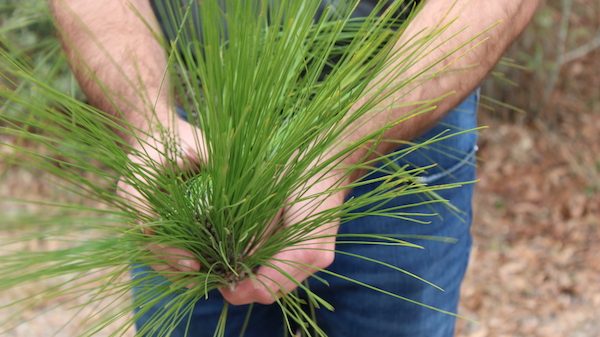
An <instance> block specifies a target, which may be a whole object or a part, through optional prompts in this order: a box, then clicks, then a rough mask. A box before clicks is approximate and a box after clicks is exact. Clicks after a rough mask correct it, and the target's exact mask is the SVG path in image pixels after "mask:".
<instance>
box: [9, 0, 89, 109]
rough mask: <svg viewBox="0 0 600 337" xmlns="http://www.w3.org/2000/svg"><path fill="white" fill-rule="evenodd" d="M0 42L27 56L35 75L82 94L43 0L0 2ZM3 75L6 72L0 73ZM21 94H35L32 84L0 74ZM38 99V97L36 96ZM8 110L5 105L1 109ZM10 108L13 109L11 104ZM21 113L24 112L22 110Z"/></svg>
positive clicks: (77, 94)
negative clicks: (9, 78) (9, 79)
mask: <svg viewBox="0 0 600 337" xmlns="http://www.w3.org/2000/svg"><path fill="white" fill-rule="evenodd" d="M0 46H2V48H4V49H6V50H10V53H11V55H12V56H13V57H15V58H18V59H22V60H26V62H27V63H28V64H29V65H31V67H32V71H33V72H35V74H36V77H37V78H38V79H40V80H44V81H45V82H46V83H52V84H53V86H55V87H56V88H58V89H60V90H61V91H64V92H67V93H69V94H70V95H72V96H75V97H78V98H80V99H81V98H83V96H82V94H81V92H80V91H79V89H78V86H77V82H76V81H75V79H74V77H73V74H72V73H71V71H70V70H69V67H68V64H67V61H66V58H65V57H64V55H63V54H62V52H61V46H60V43H59V41H58V39H56V37H55V35H54V26H53V23H52V18H51V16H50V14H49V12H48V6H47V4H46V2H45V1H36V0H24V1H10V0H9V1H5V2H3V3H2V4H0ZM3 75H6V74H3ZM0 81H1V82H0V83H2V84H3V85H7V86H11V87H12V88H13V89H14V90H17V91H20V92H21V94H23V95H25V94H27V95H29V97H32V98H33V97H34V95H35V94H34V93H33V92H32V88H31V86H29V85H28V83H27V82H22V81H20V79H18V78H12V79H11V82H10V83H9V82H8V79H7V78H4V76H3V77H2V78H0ZM38 99H39V98H38ZM2 110H3V111H7V109H4V108H3V109H2ZM10 111H12V112H15V109H14V107H13V108H12V109H10ZM21 113H25V112H24V111H21Z"/></svg>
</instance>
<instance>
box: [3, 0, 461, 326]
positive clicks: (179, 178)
mask: <svg viewBox="0 0 600 337" xmlns="http://www.w3.org/2000/svg"><path fill="white" fill-rule="evenodd" d="M166 3H168V2H165V5H164V6H163V7H162V8H159V10H160V11H162V13H163V16H164V17H168V18H171V19H172V21H173V22H176V23H177V24H176V25H175V26H174V29H173V30H172V31H171V32H170V35H171V39H170V40H168V42H167V43H166V45H165V47H166V48H167V50H168V51H169V66H170V70H169V73H170V74H171V75H170V76H172V78H173V80H172V82H173V83H176V84H175V88H174V89H173V90H174V91H175V92H176V96H177V97H178V98H179V100H180V101H179V103H178V104H180V106H181V107H182V108H183V110H185V111H187V112H188V119H189V121H190V122H191V123H193V124H195V125H197V126H198V127H199V128H200V129H201V130H202V135H201V137H203V139H202V143H203V144H206V149H205V151H206V160H205V162H203V163H202V164H201V167H199V169H198V170H191V171H182V170H181V169H179V168H178V165H177V163H178V162H180V160H181V153H180V151H178V150H177V149H178V148H179V144H177V143H176V141H175V139H177V138H176V137H173V135H172V134H171V133H170V130H169V129H168V128H165V129H163V130H162V132H161V133H160V134H159V135H158V136H157V135H154V136H155V137H159V138H160V139H159V141H160V143H161V144H167V145H168V146H165V147H161V148H156V150H157V151H161V155H162V156H163V157H164V158H166V163H165V162H162V163H157V162H155V161H152V160H150V159H148V156H147V153H144V151H140V150H136V149H139V148H149V147H152V146H154V145H153V144H156V143H157V142H153V141H152V139H151V138H148V137H140V136H139V135H144V132H145V130H136V129H135V128H134V127H133V126H132V125H129V124H127V123H125V122H124V121H122V120H115V119H114V118H112V117H110V116H107V115H106V114H105V113H103V112H102V111H99V110H98V109H96V108H94V107H92V106H90V105H88V104H85V103H83V102H81V101H79V100H77V99H76V98H74V97H72V96H70V95H67V94H65V93H63V92H61V91H59V90H56V89H55V88H54V87H53V85H52V83H46V82H44V81H41V80H39V79H38V78H37V77H36V74H35V72H34V71H32V67H31V66H30V65H29V64H27V62H24V61H23V60H22V59H19V58H17V57H15V56H14V55H13V54H11V51H10V50H9V49H8V48H5V46H7V45H6V44H2V49H1V50H0V62H1V66H2V78H3V80H4V81H5V83H8V85H6V86H2V87H0V97H2V98H3V99H5V100H6V102H5V103H4V105H3V107H4V109H5V110H6V111H3V113H2V116H1V117H0V123H1V125H0V127H1V132H2V134H3V135H4V136H6V137H7V138H5V139H8V138H15V137H16V138H20V139H25V140H27V142H20V143H14V142H4V143H3V144H2V146H3V147H10V148H11V151H12V153H17V154H18V156H14V157H12V158H13V159H14V161H15V162H16V161H17V160H18V164H20V165H24V166H31V167H35V168H36V169H41V170H43V171H45V172H48V173H50V174H52V175H53V176H55V177H56V178H57V179H56V181H54V182H53V183H54V184H56V185H57V186H58V187H60V188H63V189H64V190H65V191H68V192H69V193H74V194H76V195H80V196H82V197H83V199H85V200H88V202H82V203H53V202H52V201H48V202H45V203H43V206H44V207H47V208H53V209H55V211H54V212H52V213H51V214H53V215H49V214H50V213H48V214H36V215H33V216H26V217H17V218H12V219H3V223H2V226H3V228H2V229H3V230H9V229H14V230H17V229H18V235H17V238H16V239H15V238H14V237H13V238H7V239H3V241H4V242H2V247H3V252H2V254H1V255H0V291H9V290H10V289H12V288H14V287H16V286H19V285H22V284H26V283H31V282H36V281H39V280H51V281H52V282H51V286H48V287H46V288H42V289H39V291H36V292H35V293H34V294H30V295H27V296H26V297H23V298H18V299H17V300H15V301H14V302H13V303H7V304H3V305H2V306H1V307H0V310H3V311H6V312H9V311H11V310H15V308H22V307H24V306H31V305H35V304H36V303H40V301H44V300H47V299H48V298H56V297H59V296H75V295H76V296H80V297H84V298H85V300H84V302H85V305H86V306H92V307H93V308H94V310H93V313H92V314H90V315H89V317H88V320H87V321H86V323H87V324H88V326H87V329H86V331H85V333H83V334H82V335H94V334H95V333H97V332H99V331H100V330H102V329H104V328H106V327H108V326H112V327H113V328H114V323H115V322H117V321H118V322H120V323H119V324H117V327H116V329H115V330H113V332H112V334H113V335H121V334H123V333H125V332H126V331H127V329H129V328H130V327H131V325H132V324H133V322H134V321H135V319H137V318H138V317H140V316H142V315H144V314H145V313H146V312H147V311H148V309H149V308H150V307H152V306H153V304H156V303H158V302H160V301H161V300H162V299H164V298H172V300H171V302H170V303H169V305H167V306H164V307H163V309H162V310H161V311H159V312H158V313H157V314H155V315H153V316H152V317H151V319H150V321H149V322H147V323H146V325H145V326H144V328H143V329H142V331H139V333H140V335H152V336H164V335H169V334H170V331H171V330H172V329H173V328H174V327H175V326H176V325H178V324H180V323H181V322H185V321H186V320H187V319H189V315H190V313H191V310H192V309H193V307H194V304H195V303H197V302H198V301H200V300H201V299H202V298H204V297H205V296H207V294H208V293H209V292H210V291H211V290H214V289H217V288H221V287H227V286H230V285H232V284H235V283H236V282H239V281H241V280H243V279H245V278H253V277H254V273H255V271H256V270H257V268H258V267H259V266H263V265H269V264H270V261H271V258H272V257H273V255H275V254H276V253H277V252H279V251H281V250H283V249H286V248H289V247H292V246H294V247H298V246H301V245H302V244H303V242H306V241H307V240H309V239H314V233H315V232H317V233H318V230H319V228H320V227H321V226H323V225H324V224H328V223H331V222H333V221H335V220H336V219H341V220H342V226H343V222H344V221H348V220H351V219H353V218H356V217H362V216H368V215H371V214H377V215H381V216H393V217H404V218H410V214H405V213H400V212H399V211H398V210H395V209H386V207H385V204H384V202H385V201H386V200H388V199H390V198H393V197H397V196H401V195H408V194H421V195H425V196H427V197H429V198H430V199H431V200H432V201H433V202H443V201H442V200H439V199H436V197H435V190H436V189H444V188H451V187H453V186H448V185H443V186H435V187H432V186H427V185H425V184H423V183H420V182H419V181H418V180H417V179H415V178H414V177H415V176H416V175H418V174H419V173H420V172H422V171H423V170H425V169H426V168H421V169H416V170H415V169H413V170H407V169H406V168H404V167H399V166H397V165H395V164H394V162H393V161H392V160H390V158H391V156H392V155H395V156H398V155H400V156H401V155H402V153H408V152H410V151H413V150H414V148H410V147H408V148H405V149H403V150H401V151H400V152H397V153H394V154H387V155H382V156H380V157H378V158H375V159H370V160H367V161H365V162H363V163H360V164H357V165H355V166H353V167H345V168H344V172H345V173H344V174H343V175H342V176H347V175H348V174H350V173H351V172H353V171H355V170H365V169H366V170H382V171H385V172H386V175H385V178H377V179H375V178H372V179H369V178H365V179H363V180H358V181H355V182H354V183H351V184H350V185H348V186H346V187H345V188H352V187H356V186H359V185H362V184H369V183H377V187H376V189H375V190H373V191H372V192H371V193H368V194H365V195H362V196H360V197H356V198H353V199H350V200H347V201H346V202H345V203H344V204H343V205H342V206H340V207H336V208H333V209H327V210H323V211H320V212H317V213H314V214H312V215H311V216H309V217H307V218H305V219H303V220H301V221H299V222H297V223H295V224H293V225H290V226H278V225H277V224H276V225H275V226H273V224H272V220H273V219H274V218H276V216H277V214H278V212H279V211H280V210H281V209H282V208H284V207H290V206H292V205H294V204H295V203H306V202H307V201H310V200H312V199H315V198H319V197H321V195H311V194H310V193H309V191H310V190H311V186H312V184H314V183H315V182H316V181H318V180H319V179H315V177H326V176H327V175H328V174H329V173H330V171H331V170H332V168H333V167H338V166H339V163H340V162H342V161H343V159H344V158H345V157H346V156H347V155H349V154H350V153H352V152H353V151H354V150H356V149H357V148H359V147H361V146H366V145H369V146H372V145H373V144H374V143H377V142H378V141H381V140H382V139H381V135H382V134H383V132H384V131H385V130H386V129H387V128H390V127H393V126H394V125H397V124H398V123H401V122H402V121H393V122H390V123H389V124H388V125H386V126H385V127H384V128H382V129H381V130H378V132H376V133H373V134H371V135H368V136H365V137H363V138H362V139H360V140H359V141H356V142H352V143H350V144H343V145H344V146H343V147H341V148H340V146H339V140H340V139H343V135H344V133H347V132H351V130H352V127H353V126H354V127H356V125H354V124H355V122H356V121H357V120H359V119H360V118H361V117H363V116H365V115H366V114H367V113H373V112H374V111H376V110H377V109H380V110H384V109H387V108H390V106H385V107H383V108H382V107H381V106H379V105H378V104H379V103H380V102H382V101H383V100H385V99H386V98H388V97H389V96H390V95H392V94H394V93H397V92H400V91H403V90H404V91H405V92H406V91H408V90H410V88H412V87H414V86H416V85H419V82H420V81H421V80H422V77H421V76H420V75H422V74H419V75H417V76H412V77H410V78H403V79H402V80H398V79H396V78H395V76H381V75H382V71H386V72H389V73H390V74H395V75H399V74H402V73H404V72H405V70H406V69H410V67H411V66H412V65H413V64H415V63H416V62H417V61H418V60H420V58H422V57H423V56H424V55H426V54H427V53H428V51H429V50H430V49H431V48H434V47H435V43H436V42H435V41H436V36H438V35H439V33H440V32H442V31H443V30H444V29H445V26H440V27H434V28H433V29H432V30H431V31H428V32H423V33H422V34H421V35H419V36H415V37H412V38H409V39H406V40H405V41H406V43H405V45H404V46H403V47H402V48H400V50H395V51H394V53H391V51H392V47H394V45H396V43H397V41H398V38H399V36H400V35H401V34H402V32H403V30H404V28H405V27H406V25H408V24H409V23H410V20H411V17H412V14H413V13H414V11H415V10H417V9H415V8H410V7H407V6H404V5H403V3H402V1H395V2H393V3H392V4H391V5H390V6H389V7H386V6H383V5H381V6H379V7H378V8H376V10H375V11H374V12H373V14H371V15H370V16H369V17H366V18H361V19H360V20H359V19H353V18H352V17H351V13H352V12H353V9H354V8H355V6H356V5H357V3H358V2H357V1H348V3H349V4H348V5H344V6H342V5H340V6H338V7H336V8H335V9H333V8H327V9H326V10H325V11H324V12H323V13H322V14H321V15H320V16H319V17H318V18H316V19H315V17H316V14H317V12H318V8H319V4H320V3H321V1H320V0H305V1H295V0H287V1H286V0H282V1H275V2H273V1H266V0H263V1H238V0H226V1H219V0H203V1H200V2H199V4H197V5H196V4H195V5H194V6H192V5H190V6H187V7H170V6H168V5H166ZM192 3H194V2H193V1H192ZM195 6H197V7H195ZM403 11H404V14H406V15H405V19H402V20H399V19H398V17H399V13H401V12H403ZM193 16H199V19H200V20H197V18H196V19H195V20H192V19H191V18H192V17H193ZM198 23H200V24H201V27H197V25H198ZM198 28H200V29H198ZM438 61H440V60H438ZM392 64H393V65H394V66H393V67H391V66H390V65H392ZM432 66H433V64H432ZM425 71H426V70H424V72H425ZM376 79H379V81H380V83H377V86H375V87H370V85H373V82H374V81H375V80H376ZM22 82H26V83H28V85H30V86H31V87H33V88H34V89H33V90H35V93H36V95H37V96H38V97H39V98H40V99H34V100H31V99H27V97H26V96H24V95H22V94H21V93H20V92H19V91H18V90H15V88H14V86H12V85H11V83H22ZM373 88H378V89H373ZM365 97H367V99H366V100H364V101H362V104H361V105H360V106H357V102H358V101H359V99H361V98H362V99H364V98H365ZM150 100H152V98H150ZM435 103H436V102H435V101H430V102H416V103H414V104H412V106H413V113H412V114H411V115H417V114H422V113H426V112H427V111H430V110H432V109H433V108H434V105H435ZM403 104H404V105H410V104H409V103H407V102H403ZM11 111H12V112H11ZM22 111H27V113H23V112H22ZM407 118H409V117H407ZM122 135H129V136H130V137H137V138H136V141H137V142H138V143H143V145H145V147H132V146H131V145H130V144H129V143H127V142H125V141H124V140H123V138H122ZM146 136H148V135H146ZM198 137H200V136H198ZM28 143H29V144H30V143H35V144H37V145H36V150H35V151H33V150H31V147H29V146H27V145H20V144H28ZM199 144H200V141H199V139H198V142H197V146H200V145H199ZM421 146H423V145H421ZM332 148H338V149H340V150H339V151H337V152H335V153H331V152H330V151H329V149H332ZM202 151H204V150H202ZM325 154H327V156H326V157H325ZM132 155H134V156H136V157H137V158H142V160H139V161H132V160H131V159H130V158H132ZM24 158H26V159H24ZM144 158H146V159H147V160H143V159H144ZM10 159H11V157H7V158H6V159H5V160H6V161H7V162H8V161H10ZM382 162H383V163H384V164H383V165H380V164H378V163H382ZM315 163H316V164H315ZM169 164H172V165H169ZM338 169H339V168H338ZM119 179H121V180H122V181H126V182H127V184H129V185H131V186H134V187H135V188H136V189H137V190H138V191H139V192H140V194H141V195H142V196H143V197H144V200H147V202H145V203H141V204H135V203H132V202H130V200H129V199H127V198H124V196H123V195H120V194H117V193H115V184H116V182H117V181H118V180H119ZM339 183H340V184H341V182H339ZM340 188H342V187H341V186H340V185H339V184H337V183H336V184H333V186H332V188H331V189H330V191H328V193H334V192H335V191H337V190H339V189H340ZM291 191H295V192H294V193H295V194H294V196H293V197H291V195H290V193H291ZM89 201H93V202H92V203H90V202H89ZM11 202H17V201H16V200H12V201H11ZM140 202H141V201H140ZM90 205H92V206H90ZM140 209H145V210H147V211H144V212H140ZM358 209H360V212H355V211H356V210H358ZM149 229H150V231H149ZM149 232H151V233H152V234H151V235H149V234H148V233H149ZM311 234H312V236H311ZM39 238H43V239H44V240H47V241H58V242H60V243H61V244H60V245H59V246H58V247H55V248H53V249H42V250H36V251H23V250H22V249H21V247H22V246H21V245H19V243H22V242H26V241H28V240H35V239H39ZM327 238H328V239H330V240H335V239H336V237H335V236H332V235H329V236H327ZM352 242H354V243H360V242H365V243H366V244H386V245H397V246H399V249H402V247H415V245H413V244H411V243H409V242H406V241H403V240H400V239H399V238H397V237H394V236H382V235H372V236H368V235H363V236H362V237H354V238H352ZM149 245H165V246H170V247H178V248H182V249H185V250H187V251H190V252H192V253H193V254H194V255H195V256H196V257H197V259H198V260H199V261H200V263H201V266H202V268H200V270H198V271H194V272H179V273H175V274H173V273H170V274H169V275H164V273H161V272H160V271H149V272H147V273H145V274H143V275H138V277H136V278H134V279H131V278H129V277H128V273H129V271H130V268H131V266H132V265H156V264H160V263H164V261H162V259H161V257H158V256H156V255H155V254H153V253H152V252H151V251H149V250H148V249H147V247H148V246H149ZM359 258H360V257H359ZM283 262H284V263H286V262H287V263H290V264H293V263H294V261H283ZM374 263H377V262H376V261H374ZM298 267H306V266H298ZM274 268H276V266H274ZM390 268H394V267H393V266H390ZM323 272H325V273H330V274H331V273H332V272H330V271H327V270H323ZM399 272H400V271H399ZM157 276H168V278H169V280H170V282H164V283H158V284H157V283H153V285H152V287H151V288H150V287H148V286H147V283H148V282H147V281H148V280H151V279H154V278H156V277H157ZM286 276H289V275H286ZM339 276H340V277H343V275H339ZM289 277H290V278H291V279H292V280H293V278H292V277H291V276H289ZM348 281H349V282H352V280H348ZM190 283H193V284H194V286H192V287H191V288H189V289H187V290H184V289H186V286H188V285H189V284H190ZM298 286H299V287H300V288H301V289H302V290H303V291H305V292H306V293H307V298H308V302H309V303H308V305H311V306H313V307H322V308H328V309H332V308H331V306H330V305H329V304H328V303H327V302H325V301H324V300H322V299H321V298H319V296H318V295H317V294H314V293H312V292H311V291H310V289H309V288H307V287H306V286H304V284H298ZM134 287H137V288H138V291H137V296H136V297H135V299H134V300H133V303H132V302H131V301H130V296H129V294H130V291H131V290H132V288H134ZM374 291H377V289H374ZM107 299H109V301H108V302H107ZM277 304H279V305H280V306H281V308H282V312H283V313H284V316H285V317H286V319H287V320H288V321H295V322H296V324H297V325H298V326H299V327H300V329H301V330H302V331H304V333H306V334H307V335H310V334H313V335H321V336H323V335H324V333H323V332H322V331H321V330H320V329H318V326H317V325H316V323H315V321H314V319H312V318H311V317H308V316H306V314H304V313H303V312H302V311H300V310H296V308H298V307H299V306H300V299H299V298H297V297H295V295H294V294H293V293H292V294H288V295H285V296H284V297H283V298H282V299H280V300H278V301H277ZM133 311H135V314H134V315H133V317H131V316H129V315H130V313H131V312H133ZM226 316H227V307H226V305H225V308H224V311H223V316H222V319H221V320H220V322H219V327H218V328H217V331H216V332H215V334H216V335H220V334H222V333H224V324H225V322H226ZM124 317H125V319H124V322H125V323H123V318H124ZM249 324H252V322H250V323H249ZM12 325H13V322H12V321H11V315H7V319H6V321H4V322H1V323H0V326H2V327H4V328H10V327H11V326H12Z"/></svg>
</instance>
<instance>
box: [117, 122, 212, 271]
mask: <svg viewBox="0 0 600 337" xmlns="http://www.w3.org/2000/svg"><path fill="white" fill-rule="evenodd" d="M172 124H174V125H172V126H171V127H169V128H168V129H166V130H165V131H163V132H169V133H171V134H170V135H169V137H168V138H169V139H170V140H171V141H174V143H175V144H176V145H177V146H178V149H177V152H178V154H177V158H176V165H177V166H178V167H177V169H181V170H190V169H197V167H198V166H199V165H201V164H202V163H203V162H206V147H205V143H204V139H203V137H202V133H201V131H200V130H199V129H197V128H195V127H193V126H192V125H191V124H189V123H187V122H185V121H183V120H181V119H179V118H176V117H175V118H174V120H173V122H172ZM164 139H165V137H164V135H161V134H160V132H158V134H154V135H151V136H149V137H147V138H146V139H140V140H137V141H135V140H134V141H133V142H132V144H133V145H132V147H133V150H132V152H131V154H130V155H129V159H130V160H131V162H132V164H133V165H136V166H140V167H143V168H144V169H145V170H148V171H152V170H156V169H160V168H161V167H165V165H168V162H169V160H168V159H167V156H166V151H167V149H166V148H165V144H164V142H163V140H164ZM170 145H172V144H170ZM173 159H175V158H171V160H173ZM135 179H136V180H140V181H143V180H145V179H144V178H143V177H141V176H140V175H136V177H135ZM117 194H119V196H121V197H122V198H123V199H125V200H128V201H129V202H131V203H132V204H133V205H134V207H135V208H137V209H138V210H139V212H140V213H141V214H144V215H147V216H149V217H152V216H153V211H152V209H151V207H150V206H149V205H148V202H147V200H146V199H145V198H144V196H143V195H142V193H140V191H139V190H138V189H136V188H135V187H134V186H133V185H132V184H131V182H130V181H128V179H125V178H121V179H120V180H119V182H118V184H117ZM142 225H143V224H142ZM144 232H145V234H147V235H152V231H151V230H150V229H148V228H146V229H144ZM148 249H149V250H150V251H152V252H153V253H154V254H155V255H156V257H157V259H159V260H163V261H165V263H164V264H156V265H152V266H151V267H152V268H153V269H154V270H156V271H163V272H169V271H171V272H193V271H198V270H199V269H200V263H199V262H198V261H197V259H195V258H194V255H193V254H192V253H191V252H188V251H186V250H183V249H180V248H176V247H167V246H164V245H160V244H152V245H149V246H148Z"/></svg>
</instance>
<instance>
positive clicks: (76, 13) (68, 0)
mask: <svg viewBox="0 0 600 337" xmlns="http://www.w3.org/2000/svg"><path fill="white" fill-rule="evenodd" d="M50 4H51V7H52V12H53V14H54V17H55V20H56V25H57V27H58V29H59V31H60V35H61V39H62V42H63V46H64V49H65V51H66V52H67V57H68V60H69V63H70V64H71V68H72V69H73V71H74V73H75V76H76V77H77V80H78V82H79V84H80V85H81V87H82V89H83V91H84V92H85V94H86V95H87V97H88V99H89V101H90V103H91V104H93V105H94V106H96V107H98V108H100V109H102V110H103V111H105V112H107V113H109V114H111V115H113V116H115V117H116V118H117V119H119V120H120V121H123V122H124V124H125V125H130V126H132V127H133V128H134V130H132V131H134V132H136V133H135V134H133V133H131V132H127V134H123V135H122V136H123V137H124V138H125V140H126V141H128V142H129V143H130V144H131V146H132V148H133V149H136V150H137V151H133V152H132V153H131V154H130V155H129V159H130V160H131V161H132V162H134V163H137V164H138V165H145V163H147V161H146V160H145V159H144V158H140V157H138V156H137V154H136V152H137V153H144V157H146V156H147V157H148V158H149V159H152V160H154V161H155V162H158V163H161V162H163V160H164V148H163V144H161V140H162V139H163V138H162V137H161V136H160V135H159V132H160V130H161V129H160V128H161V127H165V128H166V129H167V130H168V131H169V132H172V133H173V134H174V135H175V136H176V137H177V138H176V139H177V141H178V145H179V146H180V148H181V150H182V151H183V153H184V154H185V157H184V158H185V159H186V160H185V161H184V160H183V159H184V158H178V160H181V161H179V164H180V165H184V164H189V163H194V164H196V163H197V162H198V161H201V160H199V159H198V158H199V157H201V155H200V154H198V153H197V152H196V151H197V149H202V148H203V147H202V145H201V144H200V143H199V142H202V141H203V138H202V137H201V136H199V134H200V131H199V130H198V129H196V128H194V127H193V126H191V125H190V124H188V123H187V122H185V121H183V120H182V119H180V118H176V116H175V114H174V111H173V108H172V107H173V105H172V104H171V100H170V97H169V85H168V83H167V81H166V79H167V78H168V77H166V75H165V72H166V69H167V60H166V55H165V51H164V49H163V48H162V46H161V45H160V43H159V42H158V41H157V39H156V38H155V35H154V34H158V32H159V29H158V23H157V21H156V18H155V16H154V13H153V11H152V8H151V6H150V3H149V1H148V0H110V1H96V0H50ZM150 168H151V169H152V168H153V167H150ZM117 193H118V194H119V195H120V196H121V197H122V198H124V199H126V200H128V201H129V202H130V203H131V204H132V205H135V206H136V207H137V208H138V209H139V211H140V213H150V212H152V211H151V210H150V209H149V208H148V206H147V202H146V200H145V199H144V198H143V196H142V194H141V193H140V192H139V191H138V190H137V189H136V188H134V187H133V186H131V185H130V184H129V183H128V182H127V180H126V179H121V180H120V181H119V183H118V188H117ZM148 248H149V249H150V250H152V251H153V252H154V253H155V254H156V255H157V256H160V257H161V258H163V260H164V261H165V262H166V263H165V264H164V265H156V266H152V267H153V268H155V269H157V270H172V271H176V270H183V271H188V270H198V269H199V268H200V265H199V262H198V261H197V260H196V259H195V258H194V255H193V254H192V253H190V252H187V251H184V250H182V249H178V248H174V247H164V246H159V245H155V246H150V247H148Z"/></svg>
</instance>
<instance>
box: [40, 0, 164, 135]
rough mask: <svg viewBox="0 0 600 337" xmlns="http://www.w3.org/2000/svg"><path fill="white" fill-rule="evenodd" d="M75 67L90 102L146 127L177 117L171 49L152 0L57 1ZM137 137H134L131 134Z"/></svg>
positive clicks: (56, 11) (55, 9) (55, 5)
mask: <svg viewBox="0 0 600 337" xmlns="http://www.w3.org/2000/svg"><path fill="white" fill-rule="evenodd" d="M50 4H51V8H52V13H53V14H54V17H55V19H56V23H57V26H58V29H59V31H60V35H61V39H62V42H63V46H64V49H65V50H66V52H67V56H68V59H69V63H70V64H71V68H72V69H73V71H74V72H75V75H76V77H77V80H78V82H79V84H80V85H81V87H82V89H83V91H84V92H85V94H86V95H87V97H88V99H89V100H90V103H91V104H93V105H94V106H97V107H99V108H100V109H102V110H104V111H106V112H108V113H110V114H112V115H114V116H116V117H118V118H124V119H125V120H126V121H127V122H128V123H130V124H131V125H133V126H134V127H136V128H139V129H142V130H149V129H150V127H151V123H150V121H151V120H152V119H154V117H157V118H158V120H159V121H160V122H161V123H163V124H166V123H167V122H168V121H169V120H170V118H171V117H172V109H171V105H170V103H169V94H168V83H167V82H166V79H167V77H166V76H165V70H166V67H167V61H166V56H165V51H164V49H163V48H162V46H161V45H160V43H159V42H158V41H157V40H156V39H155V36H154V35H153V31H154V32H159V29H158V23H157V22H156V19H155V17H154V14H153V12H152V8H151V6H150V3H149V1H148V0H111V1H85V0H51V1H50ZM129 140H130V141H133V139H129Z"/></svg>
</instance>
